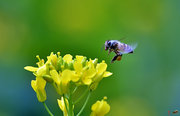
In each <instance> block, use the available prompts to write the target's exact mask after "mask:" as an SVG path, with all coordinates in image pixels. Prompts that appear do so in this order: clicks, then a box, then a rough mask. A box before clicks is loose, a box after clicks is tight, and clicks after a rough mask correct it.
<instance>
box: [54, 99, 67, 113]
mask: <svg viewBox="0 0 180 116" xmlns="http://www.w3.org/2000/svg"><path fill="white" fill-rule="evenodd" d="M65 101H66V104H67V107H69V104H68V100H67V99H65ZM57 102H58V105H59V108H60V109H61V110H62V111H63V113H64V116H68V115H67V110H66V106H65V104H64V100H63V97H61V100H59V99H57Z"/></svg>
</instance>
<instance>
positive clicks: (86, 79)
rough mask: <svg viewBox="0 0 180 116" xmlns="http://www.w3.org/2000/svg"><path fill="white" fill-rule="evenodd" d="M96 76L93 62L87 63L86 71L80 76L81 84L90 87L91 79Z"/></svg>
mask: <svg viewBox="0 0 180 116" xmlns="http://www.w3.org/2000/svg"><path fill="white" fill-rule="evenodd" d="M95 75H96V70H95V68H94V64H93V61H92V60H90V61H89V62H88V69H87V70H85V71H84V73H83V76H82V82H83V83H84V84H85V85H90V84H91V83H92V78H93V77H94V76H95Z"/></svg>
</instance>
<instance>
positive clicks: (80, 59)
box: [76, 55, 84, 63]
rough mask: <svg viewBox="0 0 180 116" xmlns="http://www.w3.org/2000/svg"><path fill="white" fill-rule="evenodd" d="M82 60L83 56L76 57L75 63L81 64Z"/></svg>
mask: <svg viewBox="0 0 180 116" xmlns="http://www.w3.org/2000/svg"><path fill="white" fill-rule="evenodd" d="M83 58H84V56H79V55H76V61H77V62H80V63H81V62H82V60H83Z"/></svg>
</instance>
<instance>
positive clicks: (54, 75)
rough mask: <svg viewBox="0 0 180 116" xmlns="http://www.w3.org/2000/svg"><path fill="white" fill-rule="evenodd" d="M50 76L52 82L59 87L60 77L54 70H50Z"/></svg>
mask: <svg viewBox="0 0 180 116" xmlns="http://www.w3.org/2000/svg"><path fill="white" fill-rule="evenodd" d="M50 75H51V76H52V78H53V80H54V81H55V82H56V83H57V84H58V85H59V84H60V76H59V74H58V72H57V71H56V70H51V71H50Z"/></svg>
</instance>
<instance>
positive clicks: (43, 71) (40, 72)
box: [37, 65, 46, 76]
mask: <svg viewBox="0 0 180 116" xmlns="http://www.w3.org/2000/svg"><path fill="white" fill-rule="evenodd" d="M45 74H46V65H43V66H41V67H40V68H38V70H37V76H43V75H45Z"/></svg>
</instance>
